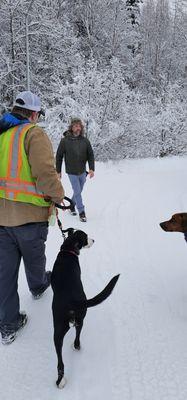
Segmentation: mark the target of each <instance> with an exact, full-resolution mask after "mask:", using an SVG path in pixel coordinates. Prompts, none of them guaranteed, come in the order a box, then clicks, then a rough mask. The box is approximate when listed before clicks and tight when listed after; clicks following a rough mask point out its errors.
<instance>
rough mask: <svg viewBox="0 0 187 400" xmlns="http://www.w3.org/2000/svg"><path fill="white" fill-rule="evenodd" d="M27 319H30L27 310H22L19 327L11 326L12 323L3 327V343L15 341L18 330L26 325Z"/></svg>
mask: <svg viewBox="0 0 187 400" xmlns="http://www.w3.org/2000/svg"><path fill="white" fill-rule="evenodd" d="M27 320H28V317H27V314H26V313H25V312H21V313H20V317H19V321H18V324H17V327H15V328H11V326H10V325H5V326H3V327H1V337H2V339H1V342H2V344H10V343H12V342H14V340H15V339H16V337H17V334H18V332H19V331H20V330H21V329H22V328H24V326H25V325H26V323H27Z"/></svg>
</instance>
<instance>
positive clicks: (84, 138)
mask: <svg viewBox="0 0 187 400" xmlns="http://www.w3.org/2000/svg"><path fill="white" fill-rule="evenodd" d="M81 137H82V139H83V140H84V142H85V143H86V144H90V141H89V139H88V138H87V137H86V136H81Z"/></svg>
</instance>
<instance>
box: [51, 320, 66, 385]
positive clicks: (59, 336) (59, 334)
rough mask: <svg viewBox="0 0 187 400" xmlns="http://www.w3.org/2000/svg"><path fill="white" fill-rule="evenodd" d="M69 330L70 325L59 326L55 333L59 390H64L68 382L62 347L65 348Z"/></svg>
mask: <svg viewBox="0 0 187 400" xmlns="http://www.w3.org/2000/svg"><path fill="white" fill-rule="evenodd" d="M68 330H69V325H65V326H60V325H59V326H58V327H55V331H54V344H55V349H56V353H57V359H58V366H57V371H58V379H57V381H56V385H57V386H58V388H59V389H62V388H63V387H64V386H65V384H66V380H65V378H64V363H63V359H62V346H63V340H64V336H65V334H66V333H67V332H68Z"/></svg>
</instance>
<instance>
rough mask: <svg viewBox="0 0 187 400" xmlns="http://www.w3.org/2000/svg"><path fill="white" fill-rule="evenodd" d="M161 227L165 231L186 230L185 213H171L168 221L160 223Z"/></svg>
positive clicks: (183, 231)
mask: <svg viewBox="0 0 187 400" xmlns="http://www.w3.org/2000/svg"><path fill="white" fill-rule="evenodd" d="M160 226H161V228H162V229H163V230H164V231H166V232H182V233H186V232H187V213H178V214H174V215H172V217H171V219H170V220H169V221H164V222H161V223H160Z"/></svg>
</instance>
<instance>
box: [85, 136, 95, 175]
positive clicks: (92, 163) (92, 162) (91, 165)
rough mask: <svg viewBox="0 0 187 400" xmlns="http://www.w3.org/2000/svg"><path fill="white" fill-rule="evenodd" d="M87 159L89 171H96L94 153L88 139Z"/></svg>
mask: <svg viewBox="0 0 187 400" xmlns="http://www.w3.org/2000/svg"><path fill="white" fill-rule="evenodd" d="M87 157H88V165H89V169H91V170H92V171H95V160H94V152H93V149H92V146H91V143H90V141H89V140H88V139H87Z"/></svg>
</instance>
